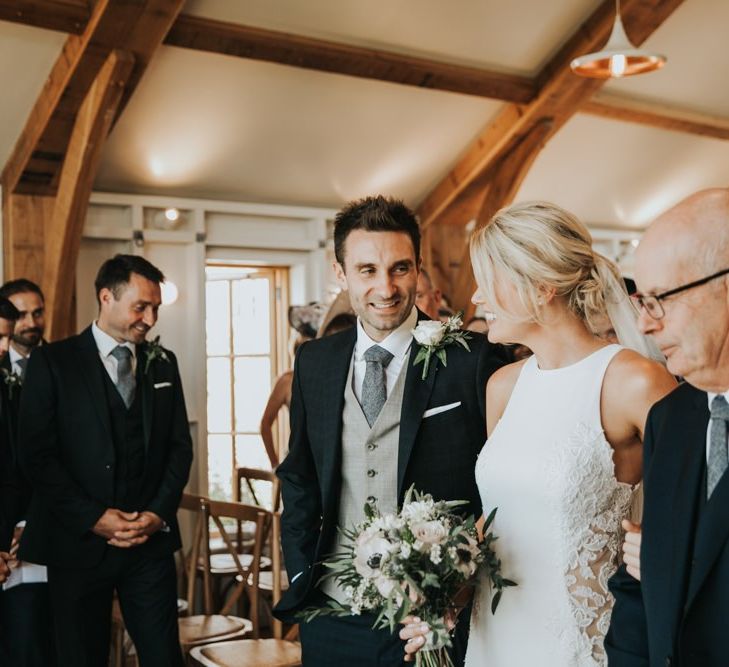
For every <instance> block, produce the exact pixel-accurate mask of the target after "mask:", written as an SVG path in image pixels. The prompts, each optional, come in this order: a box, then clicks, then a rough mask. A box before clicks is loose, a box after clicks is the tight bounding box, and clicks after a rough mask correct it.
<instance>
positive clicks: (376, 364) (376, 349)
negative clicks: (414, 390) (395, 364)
mask: <svg viewBox="0 0 729 667" xmlns="http://www.w3.org/2000/svg"><path fill="white" fill-rule="evenodd" d="M364 358H365V361H366V362H367V370H366V371H365V376H364V382H362V411H363V412H364V414H365V417H366V418H367V423H368V424H369V425H370V427H371V426H372V424H374V423H375V421H377V415H379V414H380V410H382V406H383V405H385V401H386V400H387V381H386V377H385V369H386V368H387V365H388V364H389V363H390V362H391V361H392V359H393V355H392V353H391V352H388V351H387V350H386V349H385V348H383V347H380V346H379V345H373V346H372V347H371V348H370V349H369V350H367V351H366V352H365V353H364Z"/></svg>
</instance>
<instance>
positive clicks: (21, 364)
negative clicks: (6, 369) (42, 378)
mask: <svg viewBox="0 0 729 667" xmlns="http://www.w3.org/2000/svg"><path fill="white" fill-rule="evenodd" d="M15 363H16V364H18V370H19V371H20V373H19V375H20V380H21V381H23V380H25V369H26V368H27V367H28V357H20V359H18V360H17V361H16V362H15Z"/></svg>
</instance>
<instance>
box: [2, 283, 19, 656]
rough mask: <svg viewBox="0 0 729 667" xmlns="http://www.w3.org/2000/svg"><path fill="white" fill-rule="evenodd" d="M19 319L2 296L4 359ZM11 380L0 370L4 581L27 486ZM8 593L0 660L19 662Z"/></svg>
mask: <svg viewBox="0 0 729 667" xmlns="http://www.w3.org/2000/svg"><path fill="white" fill-rule="evenodd" d="M17 319H18V310H17V308H16V307H15V306H14V305H13V304H12V303H10V301H8V300H7V299H4V298H2V297H0V363H1V362H2V361H4V359H5V357H6V356H7V353H8V348H9V346H10V337H11V336H12V333H13V328H14V327H15V322H16V321H17ZM11 381H12V380H9V377H8V374H7V373H6V372H3V373H0V584H3V583H5V582H6V580H7V578H8V576H9V575H10V568H9V564H10V563H11V562H13V563H14V558H11V555H10V550H11V543H12V539H13V533H14V530H15V524H16V523H17V522H18V521H19V519H20V517H21V514H22V506H23V496H24V489H23V484H22V483H21V481H20V479H19V475H18V467H17V456H16V450H15V447H14V441H13V439H12V437H11V435H12V433H11V431H12V429H11V427H10V423H9V412H10V411H9V382H11ZM7 595H8V593H7V592H6V591H4V590H3V588H2V587H1V586H0V664H3V665H5V664H15V655H14V654H13V653H11V643H12V632H11V626H10V623H11V621H12V620H13V619H12V617H11V616H9V615H8V614H7V613H6V611H5V601H6V598H7Z"/></svg>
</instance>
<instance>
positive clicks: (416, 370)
mask: <svg viewBox="0 0 729 667" xmlns="http://www.w3.org/2000/svg"><path fill="white" fill-rule="evenodd" d="M419 319H427V318H425V316H424V315H423V314H422V313H419ZM356 336H357V334H356V328H352V329H349V330H347V331H343V332H341V333H338V334H334V335H333V336H328V337H326V338H322V339H320V340H315V341H311V342H308V343H305V344H304V345H302V346H301V347H300V348H299V352H298V355H297V359H296V364H295V367H294V383H293V390H292V398H291V438H290V441H289V454H288V456H287V457H286V459H285V460H284V462H283V463H282V464H281V465H280V466H279V468H278V470H277V474H278V476H279V477H280V478H281V490H282V495H283V504H284V511H283V516H282V524H281V540H282V545H283V551H284V560H285V562H286V570H287V572H288V573H289V577H290V578H291V577H294V576H295V575H296V574H297V573H299V572H302V573H303V574H301V575H300V576H299V577H298V578H297V579H296V581H294V582H292V583H291V585H290V587H289V590H288V591H287V592H286V593H285V595H284V596H283V598H282V600H281V602H280V603H279V605H278V606H277V608H276V613H277V615H278V617H279V618H281V619H284V620H294V616H295V613H296V612H297V611H299V610H301V609H303V608H305V607H306V606H307V603H308V602H309V599H310V594H311V593H312V592H313V590H314V588H315V585H316V583H317V582H318V580H319V577H320V576H321V574H322V568H321V561H322V560H323V559H325V558H326V557H327V556H328V555H330V554H329V549H331V547H332V545H333V543H334V537H335V535H336V527H337V520H338V514H339V509H338V504H339V495H340V489H341V464H342V449H341V440H342V410H343V406H344V389H345V386H344V385H345V383H346V381H347V375H348V371H349V366H350V362H351V360H352V354H353V351H354V345H355V342H356ZM412 345H413V347H412V349H411V352H410V358H409V363H408V367H407V369H405V372H407V375H406V377H405V389H404V394H403V405H402V411H401V421H400V434H399V450H398V458H397V461H393V462H392V463H393V465H397V480H398V488H397V493H398V498H399V502H402V499H403V496H404V494H405V492H406V491H407V489H408V488H409V487H410V486H411V485H413V484H414V485H415V488H416V489H418V490H419V491H422V492H426V493H431V494H432V495H433V497H434V498H436V499H444V500H466V501H468V505H467V506H465V507H464V511H465V512H466V513H473V514H475V515H479V514H480V513H481V501H480V498H479V493H478V488H477V487H476V480H475V465H476V459H477V457H478V454H479V452H480V451H481V448H482V447H483V443H484V442H485V439H486V416H485V407H486V401H485V388H486V382H487V381H488V379H489V377H490V376H491V374H492V373H493V372H494V371H495V370H497V369H498V368H499V367H501V366H502V365H503V364H504V363H505V361H506V357H505V353H504V351H503V349H502V348H500V347H498V346H494V345H492V344H491V343H489V342H488V340H487V339H486V338H485V336H482V335H480V334H472V336H471V339H470V340H469V345H470V347H471V351H470V352H467V351H466V350H465V349H463V348H462V347H461V346H460V345H457V344H455V345H451V346H449V347H448V349H447V362H448V365H447V366H443V365H442V364H441V363H440V362H437V363H435V359H434V360H433V361H432V362H431V365H430V369H429V371H428V375H427V377H426V379H425V380H423V379H421V376H422V368H423V367H422V366H421V365H417V366H416V365H414V361H415V357H416V355H417V352H418V344H417V343H416V342H415V340H413V343H412ZM458 401H460V402H461V404H460V405H459V406H458V407H456V408H455V409H451V410H447V411H445V412H442V413H439V414H436V415H433V416H432V417H429V418H427V419H423V413H424V412H425V411H426V410H427V409H429V408H432V407H438V406H441V405H447V404H450V403H455V402H458Z"/></svg>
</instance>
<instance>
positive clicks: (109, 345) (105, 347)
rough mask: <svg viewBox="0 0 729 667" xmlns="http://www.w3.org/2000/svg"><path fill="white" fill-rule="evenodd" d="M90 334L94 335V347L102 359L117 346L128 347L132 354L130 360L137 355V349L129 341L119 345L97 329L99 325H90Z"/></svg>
mask: <svg viewBox="0 0 729 667" xmlns="http://www.w3.org/2000/svg"><path fill="white" fill-rule="evenodd" d="M91 333H92V334H93V335H94V340H95V341H96V347H98V348H99V353H100V354H101V356H102V357H108V356H109V355H110V354H111V351H112V350H113V349H114V348H115V347H116V346H117V345H121V346H123V347H128V348H129V349H130V350H131V352H132V358H133V357H135V356H136V354H137V348H136V346H135V345H133V344H132V343H130V342H129V341H124V342H123V343H119V342H118V341H116V340H115V339H114V338H112V337H111V336H110V335H109V334H108V333H106V332H105V331H102V330H101V329H99V325H98V324H96V322H94V323H93V324H92V325H91Z"/></svg>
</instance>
